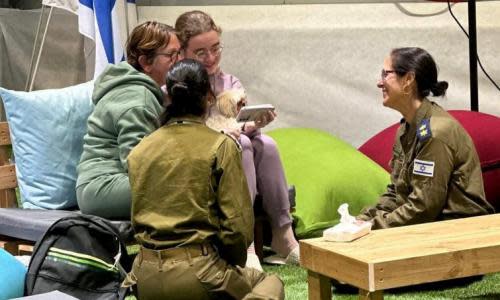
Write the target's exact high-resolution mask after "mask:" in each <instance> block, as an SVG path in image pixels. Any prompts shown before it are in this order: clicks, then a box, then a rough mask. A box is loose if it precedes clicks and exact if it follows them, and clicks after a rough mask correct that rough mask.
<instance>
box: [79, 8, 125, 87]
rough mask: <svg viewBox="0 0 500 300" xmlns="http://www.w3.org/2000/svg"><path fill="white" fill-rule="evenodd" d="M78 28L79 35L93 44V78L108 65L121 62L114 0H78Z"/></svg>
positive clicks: (121, 56)
mask: <svg viewBox="0 0 500 300" xmlns="http://www.w3.org/2000/svg"><path fill="white" fill-rule="evenodd" d="M78 27H79V30H80V33H81V34H83V35H85V36H87V37H88V38H90V39H92V40H94V42H95V69H94V78H96V77H97V76H99V74H101V72H102V71H103V70H104V68H106V66H107V65H108V63H110V64H114V63H118V62H120V61H122V60H123V56H124V55H123V47H122V42H121V39H120V31H119V22H118V17H117V13H116V0H79V7H78Z"/></svg>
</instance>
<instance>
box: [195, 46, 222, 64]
mask: <svg viewBox="0 0 500 300" xmlns="http://www.w3.org/2000/svg"><path fill="white" fill-rule="evenodd" d="M222 49H224V46H223V45H220V44H219V45H216V46H213V47H212V48H210V49H199V50H197V51H195V52H194V55H195V56H196V58H197V59H198V60H205V59H207V58H208V54H209V53H210V54H211V55H212V56H219V55H220V54H221V53H222Z"/></svg>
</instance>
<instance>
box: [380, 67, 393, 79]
mask: <svg viewBox="0 0 500 300" xmlns="http://www.w3.org/2000/svg"><path fill="white" fill-rule="evenodd" d="M391 73H396V70H384V69H382V71H381V72H380V79H382V80H385V79H386V78H387V76H389V74H391Z"/></svg>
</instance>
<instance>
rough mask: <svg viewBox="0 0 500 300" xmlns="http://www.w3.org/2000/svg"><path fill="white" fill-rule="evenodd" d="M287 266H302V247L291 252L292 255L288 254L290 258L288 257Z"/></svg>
mask: <svg viewBox="0 0 500 300" xmlns="http://www.w3.org/2000/svg"><path fill="white" fill-rule="evenodd" d="M286 264H287V265H294V266H300V247H299V246H297V247H295V248H293V250H292V251H290V253H288V256H287V257H286Z"/></svg>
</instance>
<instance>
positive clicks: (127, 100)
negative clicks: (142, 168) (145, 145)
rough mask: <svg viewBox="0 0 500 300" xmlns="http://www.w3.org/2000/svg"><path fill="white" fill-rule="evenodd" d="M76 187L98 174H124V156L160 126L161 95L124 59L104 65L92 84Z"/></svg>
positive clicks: (125, 164)
mask: <svg viewBox="0 0 500 300" xmlns="http://www.w3.org/2000/svg"><path fill="white" fill-rule="evenodd" d="M92 101H93V102H94V104H95V108H94V111H93V112H92V114H91V115H90V117H89V119H88V122H87V134H86V135H85V137H84V145H83V153H82V157H81V159H80V164H79V165H78V169H77V171H78V179H77V183H76V186H77V187H79V186H81V185H84V184H87V183H89V182H90V181H91V180H93V179H95V178H98V177H100V176H102V175H114V174H120V173H127V172H128V167H127V156H128V154H129V153H130V151H131V150H132V148H133V147H134V146H135V145H137V144H138V143H139V142H140V141H141V139H142V138H143V137H144V136H146V135H148V134H149V133H151V132H153V131H154V130H155V129H157V128H158V127H159V126H160V123H159V119H158V118H159V116H160V114H161V113H162V112H163V107H162V102H163V94H162V91H161V90H160V87H159V86H158V85H157V83H156V82H155V81H154V80H153V79H151V78H150V77H149V76H147V75H146V74H144V73H141V72H139V71H137V70H136V69H135V68H134V67H132V66H131V65H129V64H128V63H127V62H121V63H119V64H116V65H110V66H108V67H107V68H106V69H105V70H104V72H103V73H102V74H101V75H100V76H99V77H98V78H97V79H96V81H95V83H94V92H93V94H92Z"/></svg>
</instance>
